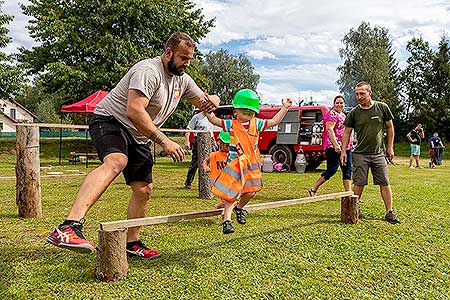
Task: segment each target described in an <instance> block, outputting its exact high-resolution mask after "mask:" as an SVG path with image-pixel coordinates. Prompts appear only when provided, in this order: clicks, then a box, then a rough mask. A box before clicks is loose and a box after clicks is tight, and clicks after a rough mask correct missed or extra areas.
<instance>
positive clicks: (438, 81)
mask: <svg viewBox="0 0 450 300" xmlns="http://www.w3.org/2000/svg"><path fill="white" fill-rule="evenodd" d="M406 49H407V50H408V51H409V52H410V54H411V56H410V57H409V58H408V60H407V66H406V68H405V69H404V70H403V71H402V74H401V78H402V91H403V93H404V94H405V98H406V102H407V104H408V110H407V112H408V119H407V120H408V125H409V127H412V126H414V124H415V123H422V124H424V125H425V128H426V132H427V134H428V135H431V134H433V132H434V131H440V132H441V133H444V136H445V135H447V136H448V135H450V46H449V43H448V41H447V40H446V38H445V36H443V37H442V38H441V41H440V43H439V46H438V49H437V52H436V53H434V52H433V51H432V49H431V48H430V46H429V44H428V42H426V41H424V40H423V39H422V38H414V39H412V40H411V41H409V42H408V45H407V47H406Z"/></svg>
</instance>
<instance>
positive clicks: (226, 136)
mask: <svg viewBox="0 0 450 300" xmlns="http://www.w3.org/2000/svg"><path fill="white" fill-rule="evenodd" d="M219 140H221V141H222V142H224V143H225V144H229V143H230V134H229V133H228V132H225V131H221V132H220V133H219Z"/></svg>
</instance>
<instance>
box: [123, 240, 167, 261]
mask: <svg viewBox="0 0 450 300" xmlns="http://www.w3.org/2000/svg"><path fill="white" fill-rule="evenodd" d="M127 255H128V256H137V257H141V258H146V259H154V258H157V257H159V256H160V255H161V253H159V251H158V250H150V249H148V248H147V247H146V246H145V245H144V243H142V242H141V241H135V242H128V243H127Z"/></svg>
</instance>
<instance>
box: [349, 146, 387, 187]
mask: <svg viewBox="0 0 450 300" xmlns="http://www.w3.org/2000/svg"><path fill="white" fill-rule="evenodd" d="M369 169H371V171H372V176H373V184H375V185H381V186H388V185H389V176H388V167H387V162H386V157H385V155H384V153H380V154H358V153H353V184H354V185H357V186H365V185H367V183H368V176H369Z"/></svg>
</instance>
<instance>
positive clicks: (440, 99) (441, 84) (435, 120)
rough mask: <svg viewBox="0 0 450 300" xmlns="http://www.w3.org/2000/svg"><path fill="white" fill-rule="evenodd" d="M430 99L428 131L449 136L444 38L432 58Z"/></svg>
mask: <svg viewBox="0 0 450 300" xmlns="http://www.w3.org/2000/svg"><path fill="white" fill-rule="evenodd" d="M430 79H432V80H430V81H431V83H432V85H431V87H432V89H431V92H432V98H431V99H430V101H429V108H430V109H429V110H428V118H431V120H432V122H430V123H431V125H432V126H433V127H430V130H433V131H440V132H442V133H444V135H446V136H449V135H450V45H449V42H448V41H447V39H446V37H445V36H442V38H441V41H440V42H439V46H438V50H437V53H436V54H435V56H434V60H433V66H432V75H431V78H430Z"/></svg>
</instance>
